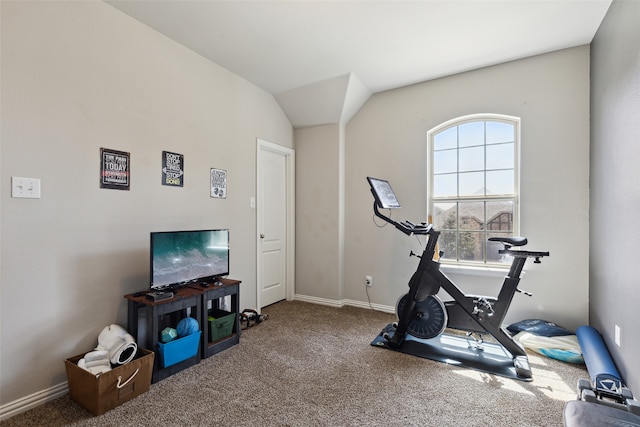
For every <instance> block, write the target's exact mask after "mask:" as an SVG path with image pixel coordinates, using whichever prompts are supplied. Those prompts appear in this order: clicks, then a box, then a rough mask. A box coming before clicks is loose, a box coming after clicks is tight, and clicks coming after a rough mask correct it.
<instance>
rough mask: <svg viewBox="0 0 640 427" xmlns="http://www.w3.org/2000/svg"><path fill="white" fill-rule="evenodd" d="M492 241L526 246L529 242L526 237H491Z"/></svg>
mask: <svg viewBox="0 0 640 427" xmlns="http://www.w3.org/2000/svg"><path fill="white" fill-rule="evenodd" d="M489 241H490V242H502V243H505V244H509V245H511V246H524V245H526V244H527V238H526V237H489Z"/></svg>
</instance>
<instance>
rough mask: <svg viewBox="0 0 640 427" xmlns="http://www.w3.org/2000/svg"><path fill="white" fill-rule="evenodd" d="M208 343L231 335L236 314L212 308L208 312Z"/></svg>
mask: <svg viewBox="0 0 640 427" xmlns="http://www.w3.org/2000/svg"><path fill="white" fill-rule="evenodd" d="M208 315H209V317H208V321H209V341H211V342H213V341H217V340H219V339H221V338H224V337H227V336H229V335H231V334H232V333H233V327H234V325H235V323H236V313H229V312H228V311H224V310H218V309H217V308H212V309H211V310H209V314H208Z"/></svg>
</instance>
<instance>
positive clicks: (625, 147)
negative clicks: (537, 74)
mask: <svg viewBox="0 0 640 427" xmlns="http://www.w3.org/2000/svg"><path fill="white" fill-rule="evenodd" d="M639 17H640V2H636V1H614V2H613V3H612V5H611V7H610V9H609V12H608V13H607V16H606V17H605V19H604V21H603V23H602V25H601V26H600V29H599V30H598V32H597V34H596V37H595V38H594V40H593V43H592V45H591V59H592V61H591V126H592V127H591V227H590V235H591V251H590V258H591V271H590V286H589V293H590V299H589V320H590V323H591V324H592V325H593V326H594V327H595V328H597V329H598V330H599V331H600V333H601V334H602V335H603V337H604V340H605V342H606V344H607V347H608V348H609V351H610V353H611V354H612V355H613V358H614V361H615V363H616V365H617V367H618V370H619V371H620V374H621V375H622V376H623V378H624V379H625V381H626V382H627V384H628V385H629V387H630V388H631V389H632V391H634V393H635V394H636V395H638V394H640V369H639V367H640V364H639V363H638V360H640V333H639V332H638V325H639V324H640V316H639V315H638V313H639V311H638V308H639V307H640V274H639V273H638V241H637V239H638V235H639V233H638V215H639V214H640V168H639V167H638V165H639V164H640V25H639V24H640V21H639V19H638V18H639ZM615 325H618V326H619V327H620V346H619V347H618V346H617V345H616V344H615V342H614V328H615Z"/></svg>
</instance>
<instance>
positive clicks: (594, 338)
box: [576, 325, 622, 396]
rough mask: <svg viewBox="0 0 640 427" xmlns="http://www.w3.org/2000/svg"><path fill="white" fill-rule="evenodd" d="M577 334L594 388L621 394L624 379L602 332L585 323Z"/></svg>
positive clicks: (606, 392) (608, 392)
mask: <svg viewBox="0 0 640 427" xmlns="http://www.w3.org/2000/svg"><path fill="white" fill-rule="evenodd" d="M576 336H577V337H578V342H579V343H580V349H581V350H582V357H583V358H584V363H585V365H587V370H588V371H589V376H590V377H591V384H592V386H593V388H595V390H596V391H597V392H600V393H604V394H609V395H617V396H619V395H620V394H621V393H622V380H621V379H620V374H619V373H618V370H617V369H616V365H615V364H614V363H613V360H612V359H611V356H610V355H609V350H607V346H606V344H605V343H604V341H603V340H602V336H601V335H600V333H599V332H598V331H597V330H596V329H595V328H593V327H591V326H586V325H585V326H580V327H579V328H578V329H577V330H576Z"/></svg>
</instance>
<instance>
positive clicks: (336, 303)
mask: <svg viewBox="0 0 640 427" xmlns="http://www.w3.org/2000/svg"><path fill="white" fill-rule="evenodd" d="M294 299H295V300H296V301H303V302H309V303H313V304H320V305H327V306H330V307H338V308H339V307H344V306H351V307H360V308H367V309H370V310H377V311H382V312H385V313H395V311H396V309H395V307H392V306H387V305H381V304H369V303H367V302H363V301H356V300H350V299H343V300H332V299H327V298H318V297H312V296H308V295H300V294H296V295H295V296H294ZM68 391H69V386H68V384H67V382H66V381H65V382H64V383H60V384H58V385H55V386H53V387H50V388H48V389H46V390H42V391H39V392H36V393H33V394H31V395H29V396H25V397H23V398H20V399H18V400H14V401H13V402H9V403H7V404H5V405H2V406H0V421H4V420H6V419H9V418H11V417H13V416H15V415H18V414H20V413H22V412H25V411H28V410H29V409H32V408H35V407H36V406H40V405H43V404H45V403H47V402H50V401H52V400H54V399H57V398H58V397H60V396H63V395H64V394H65V393H67V392H68Z"/></svg>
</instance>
